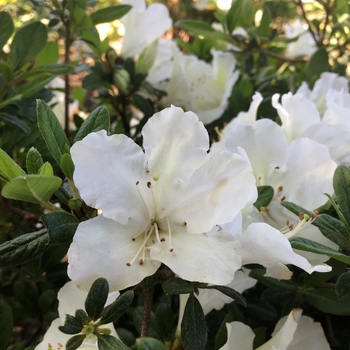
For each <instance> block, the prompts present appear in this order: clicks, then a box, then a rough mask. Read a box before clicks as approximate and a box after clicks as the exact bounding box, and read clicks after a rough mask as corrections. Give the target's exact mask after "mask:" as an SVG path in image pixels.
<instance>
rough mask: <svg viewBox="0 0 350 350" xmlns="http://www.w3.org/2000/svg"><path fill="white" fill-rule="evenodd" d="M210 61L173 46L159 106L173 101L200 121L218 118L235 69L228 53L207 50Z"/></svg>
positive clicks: (223, 107)
mask: <svg viewBox="0 0 350 350" xmlns="http://www.w3.org/2000/svg"><path fill="white" fill-rule="evenodd" d="M211 53H212V55H213V61H212V63H211V64H209V63H206V62H204V61H202V60H200V59H199V58H198V57H196V56H194V55H185V54H183V53H182V52H181V51H180V50H179V49H178V48H177V47H174V52H173V55H174V63H173V71H172V75H171V77H170V81H169V83H168V86H167V94H168V96H167V97H165V98H164V99H163V100H162V105H163V106H169V105H170V104H175V105H178V106H182V107H184V108H186V109H187V110H191V111H193V112H194V113H196V114H197V115H198V117H199V119H200V120H201V121H202V122H203V123H204V124H209V123H211V122H213V121H214V120H216V119H218V118H220V117H221V115H222V113H223V112H224V111H225V109H226V107H227V106H228V99H229V97H230V95H231V90H232V87H233V85H234V84H235V83H236V81H237V79H238V75H239V72H238V71H235V67H236V59H235V57H234V56H233V55H232V54H231V53H230V52H223V51H216V50H212V51H211Z"/></svg>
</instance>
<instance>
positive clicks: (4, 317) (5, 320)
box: [0, 12, 13, 350]
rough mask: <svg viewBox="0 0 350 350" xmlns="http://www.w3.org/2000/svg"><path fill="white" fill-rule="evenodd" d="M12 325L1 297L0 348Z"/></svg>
mask: <svg viewBox="0 0 350 350" xmlns="http://www.w3.org/2000/svg"><path fill="white" fill-rule="evenodd" d="M0 14H1V12H0ZM0 21H1V16H0ZM0 23H1V22H0ZM0 28H1V27H0ZM0 38H1V36H0ZM12 327H13V316H12V309H11V307H10V305H9V304H8V303H7V302H6V301H5V300H3V299H0V339H1V341H0V350H6V349H7V347H8V346H9V345H10V340H11V335H12Z"/></svg>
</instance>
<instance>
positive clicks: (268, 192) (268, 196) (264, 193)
mask: <svg viewBox="0 0 350 350" xmlns="http://www.w3.org/2000/svg"><path fill="white" fill-rule="evenodd" d="M273 195H274V191H273V188H272V187H271V186H259V187H258V198H257V200H256V202H255V203H254V207H255V208H257V209H258V210H260V208H261V207H267V206H268V205H269V204H270V202H271V200H272V198H273Z"/></svg>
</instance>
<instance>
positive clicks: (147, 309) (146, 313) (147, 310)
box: [141, 287, 154, 338]
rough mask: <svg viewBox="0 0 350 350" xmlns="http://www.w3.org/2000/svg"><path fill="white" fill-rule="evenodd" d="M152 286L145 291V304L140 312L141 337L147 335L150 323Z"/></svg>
mask: <svg viewBox="0 0 350 350" xmlns="http://www.w3.org/2000/svg"><path fill="white" fill-rule="evenodd" d="M153 293H154V287H152V288H150V289H149V290H148V291H147V292H146V298H145V305H144V308H143V314H142V326H141V338H144V337H147V336H148V329H149V326H150V323H151V311H152V303H153Z"/></svg>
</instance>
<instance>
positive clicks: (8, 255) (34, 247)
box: [0, 229, 49, 266]
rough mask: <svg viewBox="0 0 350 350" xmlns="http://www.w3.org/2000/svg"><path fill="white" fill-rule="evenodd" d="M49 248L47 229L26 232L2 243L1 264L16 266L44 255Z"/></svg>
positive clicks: (0, 251)
mask: <svg viewBox="0 0 350 350" xmlns="http://www.w3.org/2000/svg"><path fill="white" fill-rule="evenodd" d="M48 248H49V235H48V233H47V231H46V229H43V230H40V231H36V232H32V233H26V234H24V235H22V236H19V237H16V238H14V239H13V240H11V241H7V242H5V243H3V244H1V245H0V266H15V265H20V264H25V263H27V262H28V261H30V260H32V259H35V258H37V257H38V256H40V255H42V254H43V253H44V252H45V251H46V250H47V249H48Z"/></svg>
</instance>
